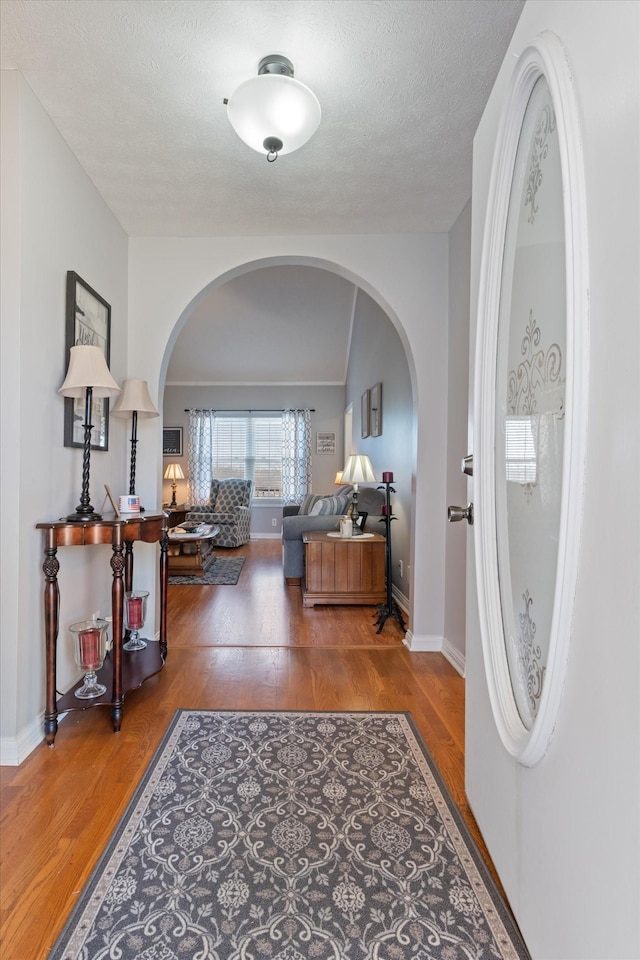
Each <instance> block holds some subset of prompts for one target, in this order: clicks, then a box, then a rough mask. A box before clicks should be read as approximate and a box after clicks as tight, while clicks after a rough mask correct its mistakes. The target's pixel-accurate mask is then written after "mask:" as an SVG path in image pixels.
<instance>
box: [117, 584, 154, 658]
mask: <svg viewBox="0 0 640 960" xmlns="http://www.w3.org/2000/svg"><path fill="white" fill-rule="evenodd" d="M148 596H149V591H148V590H128V591H127V592H126V593H125V595H124V625H125V627H126V628H127V630H129V631H130V634H131V635H130V637H129V639H128V640H127V642H126V643H123V644H122V649H123V650H144V648H145V647H146V645H147V641H146V640H143V639H142V638H141V637H140V631H141V630H142V628H143V626H144V621H145V619H146V616H147V597H148Z"/></svg>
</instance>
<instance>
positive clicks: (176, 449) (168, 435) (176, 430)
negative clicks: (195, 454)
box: [162, 427, 182, 457]
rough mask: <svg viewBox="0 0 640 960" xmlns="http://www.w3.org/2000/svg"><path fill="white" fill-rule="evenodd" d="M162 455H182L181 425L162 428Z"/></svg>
mask: <svg viewBox="0 0 640 960" xmlns="http://www.w3.org/2000/svg"><path fill="white" fill-rule="evenodd" d="M162 456H163V457H181V456H182V427H163V428H162Z"/></svg>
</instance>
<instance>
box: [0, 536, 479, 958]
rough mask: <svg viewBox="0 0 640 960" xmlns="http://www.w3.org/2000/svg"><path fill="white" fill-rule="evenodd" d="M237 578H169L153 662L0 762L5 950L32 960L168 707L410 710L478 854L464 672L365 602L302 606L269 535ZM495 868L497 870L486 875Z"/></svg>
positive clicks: (250, 552) (0, 904)
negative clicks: (186, 581)
mask: <svg viewBox="0 0 640 960" xmlns="http://www.w3.org/2000/svg"><path fill="white" fill-rule="evenodd" d="M225 554H227V555H234V554H237V555H242V556H245V557H246V562H245V565H244V567H243V570H242V573H241V576H240V580H239V583H238V585H237V586H234V587H230V586H222V587H211V586H206V587H199V586H171V587H170V589H169V601H168V611H169V612H168V638H169V655H168V659H167V663H166V665H165V667H164V669H163V671H162V672H161V673H160V674H158V676H156V677H153V678H152V679H151V680H149V681H147V683H145V684H144V686H143V687H142V688H141V689H140V690H137V691H134V692H132V693H130V694H129V695H128V696H127V699H126V703H125V714H124V721H123V724H122V731H121V732H120V733H119V734H113V732H112V731H111V725H110V718H109V713H108V710H106V709H92V710H88V711H85V712H83V713H72V714H69V715H68V716H67V717H66V718H65V719H64V720H63V722H62V723H61V725H60V728H59V731H58V736H57V738H56V744H55V747H54V748H52V749H51V748H48V747H46V745H45V744H44V743H43V744H42V745H41V746H40V747H38V748H37V749H36V750H34V751H33V753H32V754H31V755H30V756H29V757H28V758H27V760H25V762H24V763H23V764H22V765H21V766H20V767H3V768H1V770H0V788H1V790H0V801H1V805H2V812H1V821H0V830H1V832H0V908H1V914H0V916H1V924H2V935H1V941H0V944H1V945H0V956H2V958H3V960H44V958H45V957H46V956H47V953H48V951H49V949H50V948H51V946H52V944H53V943H54V941H55V939H56V936H57V934H58V933H59V931H60V930H61V928H62V926H63V924H64V922H65V920H66V918H67V916H68V914H69V912H70V910H71V909H72V907H73V905H74V903H75V901H76V899H77V897H78V895H79V893H80V891H81V889H82V886H83V885H84V883H85V881H86V880H87V878H88V876H89V874H90V872H91V869H92V867H93V866H94V864H95V862H96V860H97V858H98V856H99V854H100V853H101V851H102V849H103V847H104V845H105V843H106V841H107V839H108V837H109V836H110V834H111V832H112V831H113V829H114V827H115V825H116V824H117V822H118V820H119V818H120V816H121V815H122V813H123V812H124V809H125V807H126V805H127V802H128V800H129V799H130V797H131V795H132V793H133V791H134V789H135V786H136V784H137V783H138V781H139V779H140V777H141V776H142V774H143V772H144V770H145V768H146V766H147V765H148V763H149V761H150V759H151V756H152V754H153V752H154V750H155V749H156V747H157V745H158V743H159V741H160V739H161V737H162V735H163V733H164V731H165V728H166V726H167V724H168V722H169V720H170V718H171V717H172V716H173V714H174V712H175V710H176V709H178V708H202V709H212V710H215V709H229V710H243V709H278V710H308V709H311V710H402V711H405V710H407V711H410V712H411V714H412V716H413V719H414V721H415V723H416V725H417V727H418V729H419V730H420V732H421V734H422V736H423V738H424V740H425V743H426V744H427V747H428V748H429V750H430V752H431V755H432V756H433V758H434V760H435V762H436V763H437V765H438V767H439V769H440V772H441V774H442V776H443V778H444V780H445V782H446V784H447V786H448V788H449V790H450V792H451V794H452V796H453V797H454V799H455V801H456V802H457V804H458V806H459V808H460V810H461V812H462V814H463V816H464V817H465V820H466V822H467V823H468V825H469V827H470V829H471V831H472V833H473V835H474V837H475V839H476V841H477V842H478V845H479V847H480V849H481V850H482V852H483V855H484V856H485V859H486V860H487V862H488V863H489V865H490V866H491V864H490V861H489V858H488V855H487V853H486V850H485V848H484V845H483V843H482V839H481V837H480V835H479V832H478V829H477V826H476V824H475V821H474V819H473V816H472V814H471V812H470V810H469V808H468V806H467V803H466V799H465V793H464V680H463V679H462V678H461V677H460V676H459V675H458V674H457V673H456V671H455V670H454V669H453V667H452V666H451V665H450V664H449V663H448V662H447V660H445V658H444V657H443V656H442V655H441V654H438V653H418V654H416V653H413V654H412V653H409V652H408V650H407V649H406V647H404V646H403V644H402V633H401V631H400V628H399V626H398V624H397V623H396V622H395V621H387V623H386V624H385V627H384V630H383V631H382V633H381V634H379V635H377V634H376V633H375V629H376V627H375V623H374V620H373V617H372V613H373V609H372V608H370V607H346V606H345V607H331V606H326V607H314V608H304V607H303V606H302V600H301V595H300V590H299V588H296V587H289V586H287V585H286V584H285V583H284V579H283V576H282V567H281V560H280V544H279V541H275V540H258V541H252V542H251V543H250V544H248V545H247V546H245V547H242V548H239V549H238V550H230V551H225ZM494 875H495V874H494Z"/></svg>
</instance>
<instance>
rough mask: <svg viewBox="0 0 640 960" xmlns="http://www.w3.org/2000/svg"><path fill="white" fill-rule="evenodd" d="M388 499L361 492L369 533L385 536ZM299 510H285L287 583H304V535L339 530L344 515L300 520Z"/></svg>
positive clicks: (371, 490) (373, 490)
mask: <svg viewBox="0 0 640 960" xmlns="http://www.w3.org/2000/svg"><path fill="white" fill-rule="evenodd" d="M384 501H385V495H384V492H383V491H382V490H377V489H376V488H375V487H361V488H360V490H359V491H358V512H359V513H367V514H368V517H367V520H366V528H365V529H366V531H367V532H368V533H380V534H384V530H385V528H384V525H383V524H382V523H379V522H378V521H379V520H380V516H381V514H382V509H381V508H382V504H383V503H384ZM299 509H300V507H299V506H289V507H284V508H283V511H282V566H283V568H284V577H285V580H286V581H287V583H300V581H301V580H302V578H303V576H304V550H303V543H302V534H303V533H304V532H305V531H307V530H337V529H338V527H339V525H340V517H341V516H343V515H344V514H321V515H320V516H308V515H304V516H300V515H299V512H298V511H299Z"/></svg>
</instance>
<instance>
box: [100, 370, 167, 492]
mask: <svg viewBox="0 0 640 960" xmlns="http://www.w3.org/2000/svg"><path fill="white" fill-rule="evenodd" d="M112 413H113V416H114V417H123V418H124V417H128V416H129V414H131V462H130V464H129V496H135V492H136V446H137V443H138V417H159V416H160V413H159V412H158V411H157V410H156V408H155V407H154V405H153V403H152V402H151V397H150V396H149V387H148V385H147V381H146V380H125V381H124V382H123V384H122V394H121V395H120V397H118V402H117V403H116V405H115V407H114V408H113V410H112ZM140 509H141V510H143V509H144V508H143V507H140Z"/></svg>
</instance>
